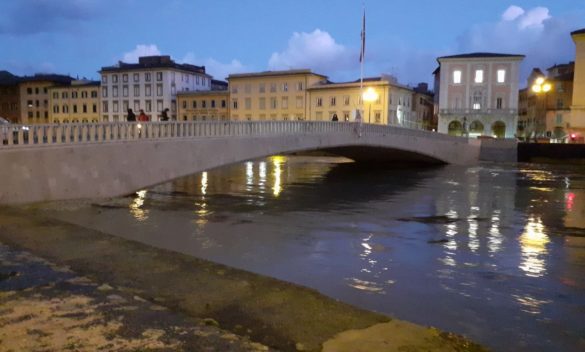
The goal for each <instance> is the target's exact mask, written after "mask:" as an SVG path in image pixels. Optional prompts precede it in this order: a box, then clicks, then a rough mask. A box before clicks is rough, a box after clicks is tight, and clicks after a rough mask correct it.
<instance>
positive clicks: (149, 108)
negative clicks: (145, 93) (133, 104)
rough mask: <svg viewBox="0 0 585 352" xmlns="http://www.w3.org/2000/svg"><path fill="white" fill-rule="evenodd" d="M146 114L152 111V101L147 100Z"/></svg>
mask: <svg viewBox="0 0 585 352" xmlns="http://www.w3.org/2000/svg"><path fill="white" fill-rule="evenodd" d="M145 110H146V112H151V111H152V101H150V100H147V101H146V109H145Z"/></svg>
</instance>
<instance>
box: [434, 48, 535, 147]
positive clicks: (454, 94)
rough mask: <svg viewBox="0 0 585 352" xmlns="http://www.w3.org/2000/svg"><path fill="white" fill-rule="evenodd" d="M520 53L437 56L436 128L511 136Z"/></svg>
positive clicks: (516, 116)
mask: <svg viewBox="0 0 585 352" xmlns="http://www.w3.org/2000/svg"><path fill="white" fill-rule="evenodd" d="M523 59H524V56H523V55H509V54H495V53H470V54H461V55H453V56H443V57H440V58H438V59H437V61H438V62H439V69H438V70H437V71H435V72H436V74H435V80H436V87H438V90H437V91H435V94H437V95H438V105H439V106H438V131H439V132H441V133H448V134H451V135H458V136H460V135H465V134H467V135H469V136H471V137H476V136H494V137H498V138H504V137H505V138H513V137H514V136H515V134H516V128H517V124H518V80H519V78H518V76H519V65H520V62H521V61H522V60H523Z"/></svg>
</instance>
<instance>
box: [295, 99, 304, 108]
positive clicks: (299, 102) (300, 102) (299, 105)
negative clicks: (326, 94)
mask: <svg viewBox="0 0 585 352" xmlns="http://www.w3.org/2000/svg"><path fill="white" fill-rule="evenodd" d="M296 102H297V103H296V106H297V108H302V107H303V97H296Z"/></svg>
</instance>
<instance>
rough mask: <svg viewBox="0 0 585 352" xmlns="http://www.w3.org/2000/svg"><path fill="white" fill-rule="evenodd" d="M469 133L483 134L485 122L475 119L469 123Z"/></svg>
mask: <svg viewBox="0 0 585 352" xmlns="http://www.w3.org/2000/svg"><path fill="white" fill-rule="evenodd" d="M469 133H474V134H480V135H481V134H483V123H481V122H479V121H478V120H475V121H473V122H472V123H471V124H470V125H469Z"/></svg>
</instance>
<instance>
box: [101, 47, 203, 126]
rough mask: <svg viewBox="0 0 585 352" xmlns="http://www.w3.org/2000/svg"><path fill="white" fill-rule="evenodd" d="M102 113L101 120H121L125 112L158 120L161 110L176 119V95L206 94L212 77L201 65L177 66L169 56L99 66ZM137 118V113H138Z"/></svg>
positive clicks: (147, 57) (124, 117) (124, 116)
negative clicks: (142, 112)
mask: <svg viewBox="0 0 585 352" xmlns="http://www.w3.org/2000/svg"><path fill="white" fill-rule="evenodd" d="M100 74H101V90H102V92H101V101H102V103H101V105H102V106H101V114H102V120H103V121H124V120H125V119H126V118H127V111H128V109H133V111H134V112H135V113H137V112H139V111H140V110H144V111H145V113H146V114H147V115H149V116H150V118H151V120H152V121H158V120H159V118H160V115H161V113H162V111H163V110H164V109H169V110H170V115H169V117H171V118H172V119H176V117H177V103H176V96H177V93H178V92H186V91H207V90H210V89H211V76H210V75H208V74H206V73H205V67H204V66H195V65H190V64H178V63H176V62H175V61H173V60H171V58H170V56H143V57H140V58H139V59H138V63H132V64H130V63H124V62H119V63H118V64H117V65H115V66H107V67H102V69H101V70H100ZM137 115H138V114H137Z"/></svg>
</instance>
